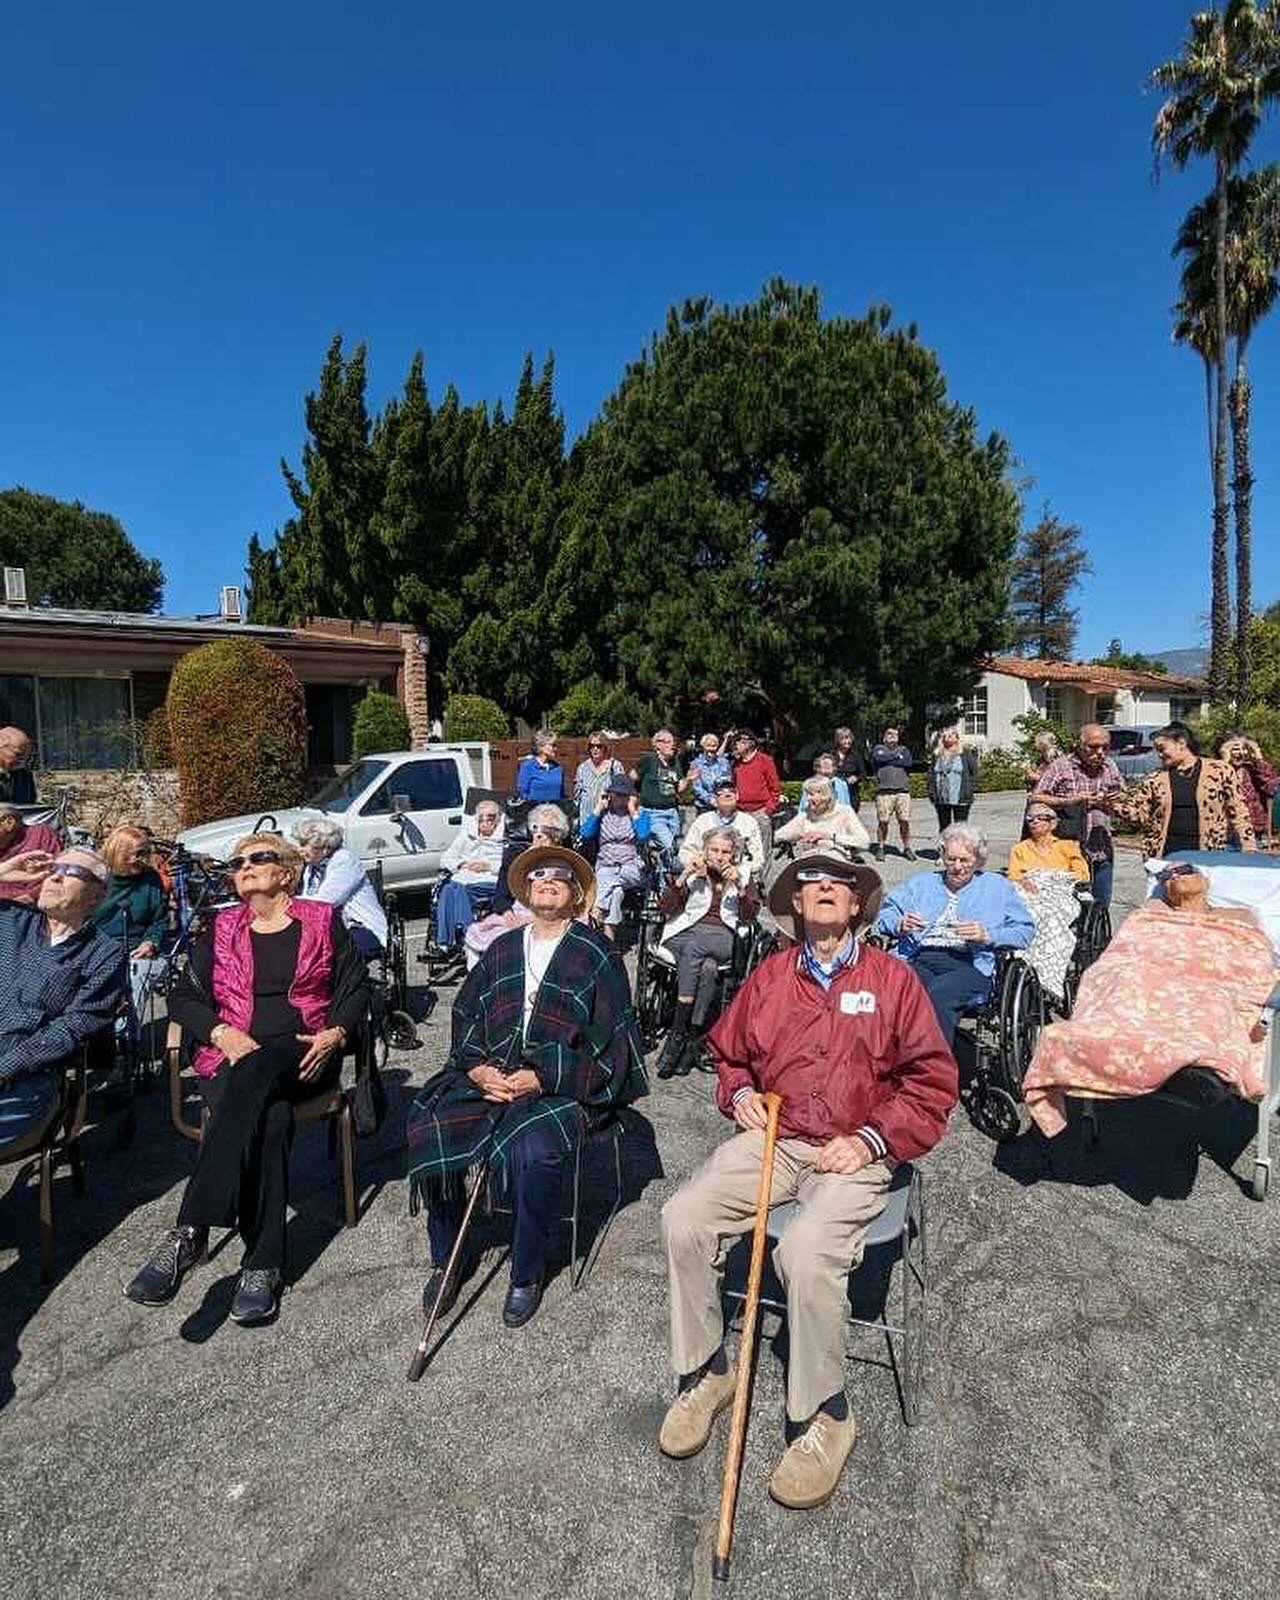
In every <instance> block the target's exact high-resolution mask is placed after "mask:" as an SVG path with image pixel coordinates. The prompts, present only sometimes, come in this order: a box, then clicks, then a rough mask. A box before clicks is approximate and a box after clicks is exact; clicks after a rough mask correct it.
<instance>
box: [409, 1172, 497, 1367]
mask: <svg viewBox="0 0 1280 1600" xmlns="http://www.w3.org/2000/svg"><path fill="white" fill-rule="evenodd" d="M488 1181H489V1158H488V1156H486V1157H485V1160H484V1164H483V1166H482V1167H481V1168H480V1170H479V1171H478V1172H477V1173H476V1181H475V1182H474V1183H473V1184H472V1185H471V1193H470V1194H469V1195H468V1196H467V1208H466V1210H465V1211H464V1212H463V1213H462V1221H461V1223H459V1225H458V1237H457V1238H456V1239H455V1240H454V1241H453V1249H452V1250H450V1252H449V1259H448V1261H446V1262H445V1268H444V1277H443V1278H441V1280H440V1289H439V1292H438V1293H437V1295H436V1298H435V1303H434V1304H433V1305H432V1307H431V1312H430V1314H429V1315H428V1317H427V1323H426V1326H425V1327H424V1328H423V1330H422V1337H421V1339H419V1340H418V1348H417V1349H416V1350H415V1351H414V1352H413V1360H412V1361H411V1362H410V1363H409V1382H410V1383H417V1381H418V1379H419V1378H420V1377H421V1376H422V1374H423V1372H424V1371H425V1369H426V1365H427V1350H428V1348H429V1346H430V1344H431V1333H432V1330H433V1329H434V1327H435V1325H436V1318H437V1316H438V1315H439V1311H440V1302H441V1301H442V1300H443V1299H444V1297H445V1293H446V1291H447V1290H448V1288H449V1284H450V1282H451V1281H452V1279H453V1274H454V1272H455V1271H456V1270H457V1266H458V1259H459V1257H460V1256H461V1254H462V1246H463V1244H464V1243H465V1242H466V1237H467V1230H468V1229H469V1228H470V1226H471V1215H472V1213H473V1212H474V1211H475V1208H476V1201H477V1200H478V1199H479V1198H480V1191H481V1189H483V1188H484V1186H485V1184H486V1183H487V1182H488Z"/></svg>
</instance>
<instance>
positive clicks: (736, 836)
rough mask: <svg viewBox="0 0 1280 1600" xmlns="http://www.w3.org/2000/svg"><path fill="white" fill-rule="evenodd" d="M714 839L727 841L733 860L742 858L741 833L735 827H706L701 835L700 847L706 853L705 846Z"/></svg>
mask: <svg viewBox="0 0 1280 1600" xmlns="http://www.w3.org/2000/svg"><path fill="white" fill-rule="evenodd" d="M716 839H723V840H725V841H726V842H727V843H728V846H729V849H730V850H731V851H732V853H733V859H734V861H735V862H737V861H741V860H742V835H741V834H740V833H739V832H738V830H737V829H736V828H708V829H707V831H706V832H705V833H704V834H703V836H702V849H703V853H704V854H705V853H706V849H707V846H708V845H709V844H711V843H712V842H713V841H714V840H716Z"/></svg>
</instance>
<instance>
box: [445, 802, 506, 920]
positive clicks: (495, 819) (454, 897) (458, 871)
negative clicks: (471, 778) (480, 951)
mask: <svg viewBox="0 0 1280 1600" xmlns="http://www.w3.org/2000/svg"><path fill="white" fill-rule="evenodd" d="M505 843H506V838H505V828H504V821H503V816H502V808H501V806H499V804H498V802H497V801H496V800H481V801H480V803H479V805H477V806H476V809H475V815H474V816H471V817H468V818H467V820H466V821H465V822H464V823H463V825H462V827H461V829H460V830H459V831H458V834H457V836H456V837H455V839H454V841H453V843H452V844H451V845H450V846H449V848H448V849H447V850H446V851H445V853H444V854H443V855H442V856H441V857H440V865H441V866H442V867H443V868H444V870H445V871H446V872H448V873H451V874H452V876H451V877H450V878H449V881H448V882H447V883H443V884H441V885H440V893H439V894H438V895H437V896H436V908H435V915H436V926H435V948H436V950H437V951H450V950H452V949H453V947H454V945H455V944H457V942H458V940H459V939H461V937H462V935H463V933H464V931H465V930H466V929H467V928H469V927H470V926H471V924H472V922H473V921H474V920H475V907H476V901H477V900H487V899H489V898H491V897H492V895H493V893H494V891H495V890H496V889H497V887H498V874H499V872H500V871H501V869H502V854H503V848H504V845H505Z"/></svg>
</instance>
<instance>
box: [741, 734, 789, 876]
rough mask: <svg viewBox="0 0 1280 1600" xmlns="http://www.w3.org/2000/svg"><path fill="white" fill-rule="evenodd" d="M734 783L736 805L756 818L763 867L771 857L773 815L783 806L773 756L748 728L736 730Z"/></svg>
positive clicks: (780, 786)
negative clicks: (736, 788)
mask: <svg viewBox="0 0 1280 1600" xmlns="http://www.w3.org/2000/svg"><path fill="white" fill-rule="evenodd" d="M733 780H734V782H735V783H736V784H737V786H738V804H739V805H740V806H741V807H742V809H743V810H744V811H745V812H746V813H747V814H748V815H749V816H752V817H754V818H755V819H756V826H757V827H758V828H759V829H760V844H761V847H762V848H763V850H764V860H765V866H766V867H767V866H768V864H769V861H770V859H771V857H772V855H773V816H774V813H775V812H776V811H777V809H778V807H779V806H780V805H781V804H782V784H781V782H780V781H779V778H778V769H777V767H776V766H774V764H773V757H772V756H771V755H766V754H765V752H764V751H763V750H762V749H761V748H760V746H759V744H758V742H757V740H756V736H755V734H754V733H752V732H751V730H750V729H749V728H743V729H741V730H739V733H738V737H737V738H736V739H735V740H734V745H733Z"/></svg>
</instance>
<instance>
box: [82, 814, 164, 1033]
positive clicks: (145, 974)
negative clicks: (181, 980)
mask: <svg viewBox="0 0 1280 1600" xmlns="http://www.w3.org/2000/svg"><path fill="white" fill-rule="evenodd" d="M102 859H103V860H104V861H105V862H106V863H107V865H108V867H110V868H111V879H110V882H109V883H108V885H107V892H106V894H105V895H104V896H103V898H102V900H101V901H100V902H99V904H98V906H97V908H96V909H95V910H94V913H93V917H92V921H93V925H94V927H95V928H101V930H102V931H103V933H107V934H110V935H111V937H112V938H113V939H122V938H124V936H125V934H126V933H127V934H128V938H129V986H130V992H131V994H132V995H133V1009H134V1011H135V1013H136V1014H137V1016H138V1017H141V1016H142V1015H143V1013H144V1012H145V1010H146V1004H147V996H148V994H149V993H150V991H151V988H152V986H153V985H154V983H155V982H156V980H157V978H158V977H159V976H160V974H161V973H162V972H163V971H164V966H165V963H164V961H163V959H162V958H161V956H160V951H161V949H162V948H163V947H164V944H165V941H166V939H167V937H168V933H169V896H168V893H167V891H166V889H165V886H164V884H163V883H161V881H160V874H159V873H158V872H157V871H156V870H155V868H154V867H153V866H152V864H151V840H150V838H149V837H148V835H147V832H146V830H145V829H143V828H134V827H130V826H129V824H128V823H123V824H121V826H120V827H118V828H113V829H112V830H111V832H110V833H109V834H108V835H107V837H106V839H105V840H104V841H103V845H102Z"/></svg>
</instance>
